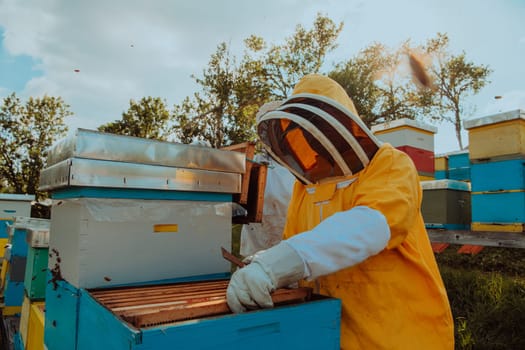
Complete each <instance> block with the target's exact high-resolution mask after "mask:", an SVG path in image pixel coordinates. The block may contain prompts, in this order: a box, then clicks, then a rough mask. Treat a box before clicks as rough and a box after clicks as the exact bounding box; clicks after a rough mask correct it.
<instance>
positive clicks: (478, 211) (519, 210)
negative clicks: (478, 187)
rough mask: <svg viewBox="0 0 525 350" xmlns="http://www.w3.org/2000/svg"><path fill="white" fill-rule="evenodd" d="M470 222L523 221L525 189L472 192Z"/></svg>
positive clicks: (524, 214) (524, 215)
mask: <svg viewBox="0 0 525 350" xmlns="http://www.w3.org/2000/svg"><path fill="white" fill-rule="evenodd" d="M472 222H483V223H523V222H525V190H521V191H501V192H482V193H479V192H478V193H472Z"/></svg>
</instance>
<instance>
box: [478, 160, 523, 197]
mask: <svg viewBox="0 0 525 350" xmlns="http://www.w3.org/2000/svg"><path fill="white" fill-rule="evenodd" d="M471 181H472V192H483V191H508V190H524V189H525V159H523V158H522V159H512V160H503V161H497V162H484V163H475V164H472V167H471Z"/></svg>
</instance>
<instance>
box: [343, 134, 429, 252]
mask: <svg viewBox="0 0 525 350" xmlns="http://www.w3.org/2000/svg"><path fill="white" fill-rule="evenodd" d="M352 202H353V203H352V206H358V205H363V206H367V207H369V208H372V209H375V210H378V211H379V212H381V213H382V214H383V215H384V216H385V217H386V220H387V223H388V226H389V227H390V240H389V242H388V245H387V248H388V249H391V248H395V247H396V246H398V245H399V244H401V243H402V242H403V241H404V240H405V238H406V236H407V234H408V232H409V230H410V228H411V227H413V225H414V222H415V220H416V218H417V216H418V215H420V205H421V188H420V185H419V178H418V173H417V170H416V168H415V166H414V163H413V162H412V160H411V159H410V158H409V156H408V155H407V154H405V153H403V152H401V151H399V150H397V149H395V148H393V147H392V146H390V145H388V144H385V145H383V146H382V147H381V148H380V150H379V151H378V153H377V154H376V155H375V156H374V158H373V159H372V161H371V162H370V164H369V165H368V166H367V167H366V168H365V169H364V170H363V173H362V174H361V176H359V183H358V188H357V189H356V191H355V192H354V196H353V198H352Z"/></svg>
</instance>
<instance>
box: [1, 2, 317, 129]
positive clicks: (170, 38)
mask: <svg viewBox="0 0 525 350" xmlns="http://www.w3.org/2000/svg"><path fill="white" fill-rule="evenodd" d="M314 3H315V2H314V1H313V0H307V1H304V0H303V1H300V0H284V1H282V0H269V1H265V2H258V3H257V6H256V7H255V6H254V5H253V2H249V1H203V0H195V1H182V0H178V1H172V0H157V1H150V2H144V3H134V4H133V5H131V4H130V2H129V1H127V0H114V1H105V0H104V1H103V0H92V1H89V2H81V1H66V0H55V1H53V0H27V1H24V2H20V1H17V0H4V1H3V2H2V3H1V4H0V26H2V27H3V28H4V46H5V49H6V50H7V51H8V52H9V53H10V54H11V55H15V56H16V55H29V56H31V57H34V58H35V59H37V60H38V62H39V65H38V69H39V70H41V71H42V72H43V75H42V76H39V77H36V78H34V79H32V80H31V81H29V82H28V83H27V85H26V87H25V89H24V91H22V92H21V93H20V94H21V95H22V96H35V95H42V94H50V95H60V96H62V97H63V98H64V100H65V101H66V102H67V103H69V104H70V105H71V107H72V110H73V111H74V112H75V113H76V114H77V116H78V118H77V120H78V121H79V122H78V124H82V123H81V122H80V120H83V121H84V123H85V124H87V125H90V126H97V125H100V124H101V123H105V122H108V121H112V120H115V119H119V118H120V115H121V113H122V112H123V111H124V110H126V109H127V107H128V106H129V104H128V102H129V99H131V98H134V99H139V98H141V97H143V96H159V97H162V98H165V99H167V100H168V103H169V104H173V103H178V102H180V101H182V99H183V98H184V97H185V96H190V95H192V94H193V92H195V91H196V90H197V88H196V85H195V83H194V81H193V79H192V78H191V74H196V75H197V76H198V75H200V73H201V71H202V69H203V68H204V67H205V66H206V65H207V62H208V60H209V58H210V55H211V54H212V53H213V52H215V50H216V48H217V45H218V44H219V43H220V42H227V43H229V44H230V45H231V46H232V50H237V52H239V53H240V49H241V47H242V46H243V43H242V40H243V39H245V38H246V37H248V36H249V35H250V34H259V35H261V36H263V37H265V39H270V40H271V39H272V38H276V37H279V39H281V40H282V39H283V38H284V37H285V36H287V35H291V33H293V30H294V28H295V25H296V24H297V22H296V20H295V19H294V20H290V17H289V14H290V13H295V14H298V13H301V12H302V11H305V12H304V16H305V17H308V16H309V17H311V18H313V15H312V14H311V13H314V14H315V12H314V11H313V9H311V10H309V12H308V11H306V9H308V8H309V7H310V6H312V4H314ZM301 9H302V10H301ZM254 15H256V16H257V17H258V20H257V21H253V20H252V19H253V16H254ZM277 23H278V25H277ZM307 24H308V25H311V20H310V21H309V23H307Z"/></svg>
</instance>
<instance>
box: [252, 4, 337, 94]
mask: <svg viewBox="0 0 525 350" xmlns="http://www.w3.org/2000/svg"><path fill="white" fill-rule="evenodd" d="M342 29H343V23H342V22H341V23H339V24H336V23H334V21H332V20H331V19H330V18H328V17H326V16H323V15H322V14H320V13H318V14H317V17H316V19H315V21H314V24H313V28H312V29H310V30H307V29H305V28H304V27H303V26H301V25H297V27H296V29H295V33H294V34H293V35H292V36H290V37H288V38H286V39H285V42H284V44H282V45H270V46H269V47H268V48H267V44H266V43H265V41H264V39H263V38H261V37H258V36H255V35H252V36H250V37H249V38H248V39H246V40H245V44H246V47H247V49H248V50H250V51H251V54H252V56H255V57H257V58H256V60H257V61H259V62H260V65H261V66H262V67H264V71H263V72H262V73H263V78H264V79H265V80H266V81H267V82H268V84H269V86H270V88H271V92H272V94H273V96H274V97H275V98H277V99H285V98H287V97H288V96H289V95H290V93H291V91H292V89H293V87H294V86H295V84H296V83H297V82H298V81H299V80H300V79H301V78H302V77H303V76H305V75H307V74H310V73H319V71H320V69H321V67H322V65H323V63H324V59H325V57H326V55H327V54H328V53H329V52H331V51H333V50H334V49H335V48H337V43H336V40H337V38H338V36H339V34H340V33H341V30H342Z"/></svg>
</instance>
